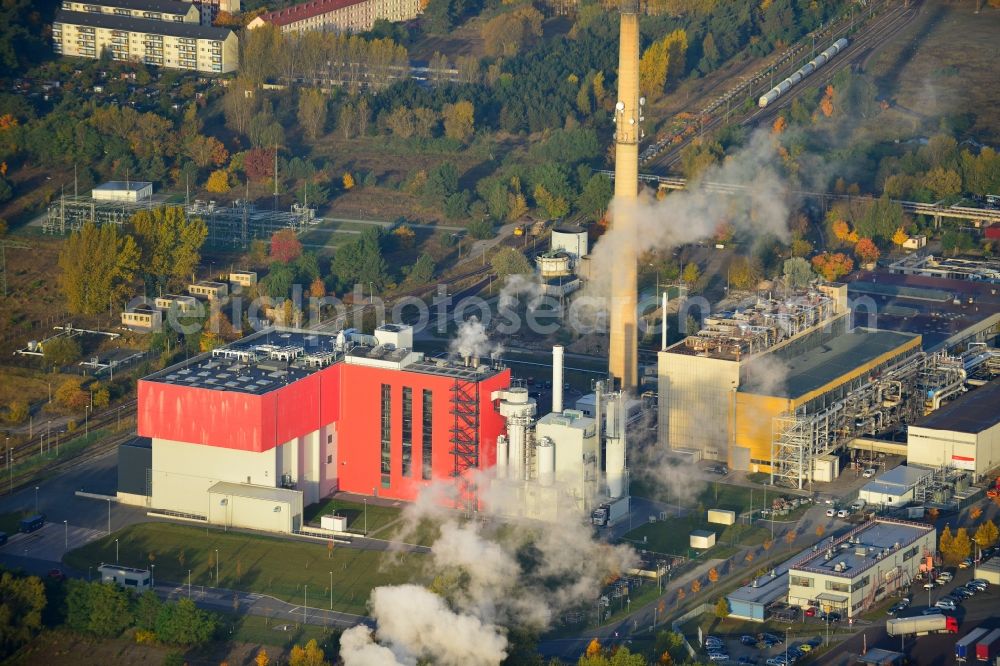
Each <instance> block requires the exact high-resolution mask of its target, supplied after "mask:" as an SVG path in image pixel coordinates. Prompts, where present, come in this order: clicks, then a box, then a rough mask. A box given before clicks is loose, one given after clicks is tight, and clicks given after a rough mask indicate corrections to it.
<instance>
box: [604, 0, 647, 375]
mask: <svg viewBox="0 0 1000 666" xmlns="http://www.w3.org/2000/svg"><path fill="white" fill-rule="evenodd" d="M641 113H642V109H641V104H640V98H639V14H638V2H637V0H622V1H621V43H620V46H619V51H618V102H617V103H616V104H615V116H614V118H615V202H614V215H613V217H612V220H611V224H612V226H613V227H614V229H615V235H616V237H617V238H618V241H619V242H618V243H617V247H618V248H619V250H618V252H619V255H618V256H616V257H615V262H614V265H615V270H614V272H613V273H612V277H611V302H610V304H609V312H610V339H611V342H610V350H609V368H608V369H609V371H610V373H611V375H612V376H613V377H614V378H615V379H616V380H618V382H619V384H620V386H621V388H622V390H625V391H628V390H632V389H634V388H635V386H636V381H637V375H638V358H637V347H638V339H637V335H638V332H637V328H636V307H637V306H636V291H637V284H636V259H637V258H636V253H635V247H636V243H635V238H634V237H635V233H636V232H635V219H634V217H633V216H632V211H633V210H634V206H635V202H636V199H637V198H638V195H639V141H640V139H641V138H642V135H641V133H640V132H641V130H640V126H639V125H640V121H641V119H642V118H641Z"/></svg>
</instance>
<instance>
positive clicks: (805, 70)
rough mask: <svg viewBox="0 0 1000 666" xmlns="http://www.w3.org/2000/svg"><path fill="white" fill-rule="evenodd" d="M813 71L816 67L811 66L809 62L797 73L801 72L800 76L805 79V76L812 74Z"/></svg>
mask: <svg viewBox="0 0 1000 666" xmlns="http://www.w3.org/2000/svg"><path fill="white" fill-rule="evenodd" d="M815 69H816V66H815V65H813V64H812V63H811V62H809V63H806V64H805V65H803V66H802V69H800V70H799V71H800V72H802V76H803V77H805V76H809V75H810V74H812V73H813V71H814V70H815Z"/></svg>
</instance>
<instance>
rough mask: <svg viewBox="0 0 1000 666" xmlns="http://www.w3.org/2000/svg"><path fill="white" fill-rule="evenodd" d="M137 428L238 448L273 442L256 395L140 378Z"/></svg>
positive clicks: (142, 431)
mask: <svg viewBox="0 0 1000 666" xmlns="http://www.w3.org/2000/svg"><path fill="white" fill-rule="evenodd" d="M138 398H139V403H138V433H139V435H141V436H143V437H159V438H162V439H172V440H176V441H179V442H190V443H192V444H208V445H211V446H222V447H225V448H228V449H240V450H243V451H264V450H266V449H268V448H271V447H272V446H274V444H273V430H272V431H271V437H270V438H268V437H267V435H266V433H265V432H264V429H263V427H262V424H263V411H264V407H263V405H262V403H261V396H258V395H251V394H248V393H237V392H235V391H215V390H211V389H203V388H194V387H191V386H178V385H176V384H166V383H163V382H154V381H140V382H139V389H138Z"/></svg>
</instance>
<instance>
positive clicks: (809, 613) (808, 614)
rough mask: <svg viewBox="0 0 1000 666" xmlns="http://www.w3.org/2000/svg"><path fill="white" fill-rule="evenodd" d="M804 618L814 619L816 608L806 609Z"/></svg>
mask: <svg viewBox="0 0 1000 666" xmlns="http://www.w3.org/2000/svg"><path fill="white" fill-rule="evenodd" d="M806 617H816V607H815V606H810V607H809V608H807V609H806Z"/></svg>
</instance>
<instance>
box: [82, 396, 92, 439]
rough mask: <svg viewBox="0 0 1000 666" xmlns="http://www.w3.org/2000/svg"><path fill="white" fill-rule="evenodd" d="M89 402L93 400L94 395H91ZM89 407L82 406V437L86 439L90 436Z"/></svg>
mask: <svg viewBox="0 0 1000 666" xmlns="http://www.w3.org/2000/svg"><path fill="white" fill-rule="evenodd" d="M90 396H91V400H93V397H94V394H93V393H91V394H90ZM90 410H91V407H90V405H84V406H83V436H84V437H86V436H87V435H89V434H90Z"/></svg>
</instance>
